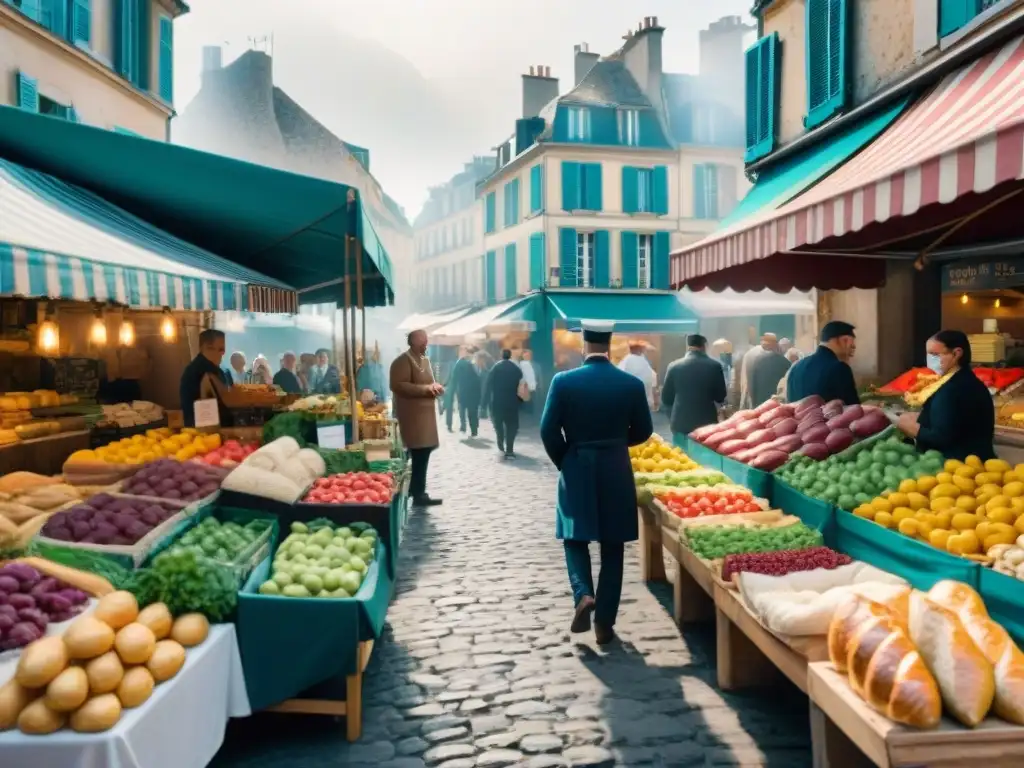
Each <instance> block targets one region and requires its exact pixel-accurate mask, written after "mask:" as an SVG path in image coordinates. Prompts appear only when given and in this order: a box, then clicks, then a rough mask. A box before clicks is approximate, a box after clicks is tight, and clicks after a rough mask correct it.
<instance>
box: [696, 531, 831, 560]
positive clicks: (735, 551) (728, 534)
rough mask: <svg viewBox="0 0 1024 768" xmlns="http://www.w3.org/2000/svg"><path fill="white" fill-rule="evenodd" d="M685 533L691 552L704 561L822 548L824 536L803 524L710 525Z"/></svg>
mask: <svg viewBox="0 0 1024 768" xmlns="http://www.w3.org/2000/svg"><path fill="white" fill-rule="evenodd" d="M684 533H685V541H686V543H687V544H688V545H689V547H690V549H692V550H693V552H694V554H695V555H697V556H698V557H700V558H703V559H704V560H715V559H717V558H721V557H725V556H726V555H740V554H744V553H748V552H776V551H779V550H784V549H809V548H811V547H818V546H821V533H819V532H818V531H816V530H814V529H813V528H808V527H807V526H806V525H804V524H803V523H794V524H792V525H786V526H782V527H749V528H747V527H741V526H733V525H729V526H707V527H700V528H686V529H684Z"/></svg>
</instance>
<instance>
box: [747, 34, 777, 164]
mask: <svg viewBox="0 0 1024 768" xmlns="http://www.w3.org/2000/svg"><path fill="white" fill-rule="evenodd" d="M744 57H745V65H746V89H747V91H746V134H747V136H746V152H745V153H744V155H743V159H744V160H745V161H746V162H748V163H750V162H753V161H754V160H758V159H760V158H762V157H764V156H766V155H769V154H771V152H772V150H773V149H775V123H776V113H777V107H778V100H779V35H778V33H777V32H773V33H772V34H770V35H768V36H767V37H762V38H761V39H760V40H758V41H757V42H756V43H754V44H753V45H752V46H751V47H750V48H748V49H747V51H746V53H745V54H744Z"/></svg>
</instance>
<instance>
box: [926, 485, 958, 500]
mask: <svg viewBox="0 0 1024 768" xmlns="http://www.w3.org/2000/svg"><path fill="white" fill-rule="evenodd" d="M928 495H929V496H930V497H931V498H933V499H941V498H944V497H945V498H950V499H955V498H956V497H957V496H959V495H960V489H959V488H957V487H956V486H955V485H953V484H952V483H939V484H938V485H936V486H935V487H934V488H932V490H931V493H929V494H928Z"/></svg>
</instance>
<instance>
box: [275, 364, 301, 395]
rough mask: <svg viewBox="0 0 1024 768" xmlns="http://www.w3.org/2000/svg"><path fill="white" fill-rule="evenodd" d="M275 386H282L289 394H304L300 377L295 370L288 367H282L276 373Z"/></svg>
mask: <svg viewBox="0 0 1024 768" xmlns="http://www.w3.org/2000/svg"><path fill="white" fill-rule="evenodd" d="M274 386H275V387H280V388H281V389H283V390H284V391H285V393H286V394H289V395H301V394H302V385H301V384H299V377H298V376H296V375H295V372H294V371H289V370H288V369H287V368H282V369H281V370H279V371H278V372H277V373H275V374H274Z"/></svg>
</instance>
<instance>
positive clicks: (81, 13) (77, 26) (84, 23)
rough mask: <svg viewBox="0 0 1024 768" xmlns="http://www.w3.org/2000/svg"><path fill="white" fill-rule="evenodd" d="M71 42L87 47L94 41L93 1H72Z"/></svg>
mask: <svg viewBox="0 0 1024 768" xmlns="http://www.w3.org/2000/svg"><path fill="white" fill-rule="evenodd" d="M70 32H71V35H70V37H71V41H72V42H73V43H83V44H84V45H85V46H86V47H88V46H89V43H90V42H91V41H92V0H71V29H70Z"/></svg>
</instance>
